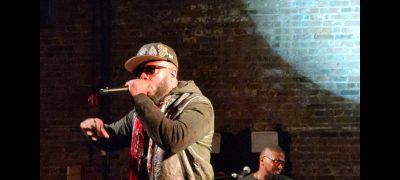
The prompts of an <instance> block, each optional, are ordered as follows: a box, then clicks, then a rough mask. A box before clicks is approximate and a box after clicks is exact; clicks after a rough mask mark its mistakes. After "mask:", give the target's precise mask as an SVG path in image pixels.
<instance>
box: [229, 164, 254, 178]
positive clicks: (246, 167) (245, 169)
mask: <svg viewBox="0 0 400 180" xmlns="http://www.w3.org/2000/svg"><path fill="white" fill-rule="evenodd" d="M250 171H251V170H250V167H249V166H244V167H243V171H242V172H241V173H240V174H236V173H232V177H233V178H243V177H244V176H246V175H247V174H249V173H250Z"/></svg>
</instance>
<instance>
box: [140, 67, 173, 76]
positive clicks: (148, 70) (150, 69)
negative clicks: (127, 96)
mask: <svg viewBox="0 0 400 180" xmlns="http://www.w3.org/2000/svg"><path fill="white" fill-rule="evenodd" d="M166 68H167V67H164V66H157V65H148V66H143V67H139V68H137V69H136V70H135V71H134V72H133V75H134V76H135V77H140V75H141V74H142V73H145V74H146V75H148V76H149V75H152V74H154V73H155V72H156V69H166Z"/></svg>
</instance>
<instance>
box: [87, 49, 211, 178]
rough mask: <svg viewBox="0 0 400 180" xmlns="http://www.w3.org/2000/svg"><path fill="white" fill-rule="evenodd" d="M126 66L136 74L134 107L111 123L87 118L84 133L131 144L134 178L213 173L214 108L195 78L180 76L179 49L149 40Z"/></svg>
mask: <svg viewBox="0 0 400 180" xmlns="http://www.w3.org/2000/svg"><path fill="white" fill-rule="evenodd" d="M125 69H126V70H127V71H128V72H130V73H132V74H133V76H134V77H133V79H131V80H129V81H127V82H126V83H125V86H126V87H127V88H128V90H129V93H130V95H131V96H132V99H133V103H134V106H133V107H132V108H133V110H131V111H130V112H129V113H128V114H127V115H125V116H124V117H122V118H121V119H120V120H118V121H116V122H114V123H112V124H103V121H102V120H101V119H99V118H87V119H85V120H84V121H82V122H81V124H80V128H81V129H82V131H83V132H84V134H85V135H86V136H88V138H89V139H91V140H92V141H93V142H94V143H95V144H96V145H98V146H99V147H100V148H103V149H109V150H115V149H120V148H122V147H130V149H131V153H130V156H131V158H130V180H138V179H154V180H157V179H174V180H176V179H178V180H179V179H181V180H184V179H207V180H208V179H210V180H211V179H214V173H213V168H212V166H211V163H210V156H211V141H212V137H213V134H214V110H213V107H212V104H211V102H210V101H209V100H208V99H207V98H206V97H205V96H204V95H203V94H202V93H201V91H200V89H199V88H198V87H197V86H196V85H195V83H194V82H193V81H178V79H177V76H178V69H179V64H178V59H177V56H176V54H175V51H174V50H173V49H172V48H171V47H169V46H167V45H165V44H163V43H150V44H145V45H143V46H142V47H141V48H140V50H139V52H138V53H137V55H136V56H134V57H132V58H130V59H128V60H127V61H126V62H125Z"/></svg>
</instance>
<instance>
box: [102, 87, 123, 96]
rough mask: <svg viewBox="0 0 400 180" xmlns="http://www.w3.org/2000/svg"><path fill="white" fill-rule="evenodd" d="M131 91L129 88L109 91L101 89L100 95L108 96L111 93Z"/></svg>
mask: <svg viewBox="0 0 400 180" xmlns="http://www.w3.org/2000/svg"><path fill="white" fill-rule="evenodd" d="M128 90H129V89H128V88H127V87H124V88H111V89H109V88H108V87H106V88H103V89H100V94H108V93H111V92H124V91H128Z"/></svg>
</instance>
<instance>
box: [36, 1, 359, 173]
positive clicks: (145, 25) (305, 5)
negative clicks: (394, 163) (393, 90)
mask: <svg viewBox="0 0 400 180" xmlns="http://www.w3.org/2000/svg"><path fill="white" fill-rule="evenodd" d="M50 2H53V3H52V4H51V9H52V14H51V18H50V22H49V23H48V24H46V25H43V26H41V28H40V101H41V105H40V118H41V119H40V127H41V130H40V132H41V133H40V138H41V141H40V149H41V151H40V157H41V158H40V176H41V179H65V178H66V167H67V166H69V165H74V164H80V165H82V166H83V167H84V168H85V169H84V170H86V171H85V172H88V171H91V172H92V171H93V172H94V174H95V175H96V176H97V177H98V178H99V179H101V178H102V176H103V172H104V170H105V169H104V167H105V164H106V162H105V159H104V157H103V156H101V155H100V152H99V150H98V149H97V148H96V147H93V146H91V145H90V143H88V142H87V141H86V139H85V138H84V137H83V135H82V134H81V132H80V130H79V122H80V121H81V120H83V119H84V118H86V117H88V116H95V115H98V114H100V112H99V109H98V107H93V106H89V105H88V104H87V102H86V98H87V96H88V95H89V94H90V93H92V92H95V91H97V90H98V89H99V88H100V87H99V84H100V82H99V80H100V77H99V76H100V70H99V68H100V61H99V58H98V54H99V48H98V46H99V44H98V43H99V42H100V41H99V38H100V37H99V35H98V34H97V32H98V31H97V30H98V28H99V26H98V19H97V18H98V17H97V15H96V13H98V12H97V11H95V10H96V8H95V6H94V3H93V2H92V1H77V0H63V1H57V2H55V1H50ZM111 5H112V6H111V10H112V13H111V14H112V15H111V20H112V24H111V72H110V74H111V77H112V78H111V84H110V86H112V87H118V86H121V85H122V84H123V83H124V82H125V81H126V80H127V79H128V78H129V74H128V73H127V72H125V70H124V69H123V62H124V61H125V60H126V59H128V58H129V57H131V56H132V55H134V54H136V51H137V50H138V49H139V48H140V46H141V45H142V44H143V43H146V42H153V41H154V42H156V41H161V42H165V43H166V44H169V45H171V46H172V47H175V50H176V52H177V54H178V57H179V60H180V66H181V70H180V75H179V78H180V79H186V80H187V79H193V80H195V81H196V83H197V85H198V86H199V87H200V88H201V89H202V90H203V92H204V94H206V95H207V96H208V97H209V98H210V99H211V101H212V102H213V105H214V108H215V115H216V121H215V128H216V131H218V132H222V133H224V134H230V135H227V137H228V136H230V137H232V138H235V137H238V136H239V135H242V134H243V133H244V132H248V130H250V131H262V130H274V129H275V128H276V127H277V125H279V126H281V127H282V130H283V131H284V132H286V133H287V134H288V135H289V136H290V146H288V147H289V149H288V150H287V151H288V152H287V153H288V155H289V156H290V172H288V173H289V174H291V175H292V176H293V177H294V178H295V179H359V174H360V173H359V162H360V160H359V153H360V149H359V148H360V143H359V131H360V130H359V123H360V119H359V116H360V115H359V109H360V105H359V99H360V95H359V90H360V80H359V72H360V71H359V11H360V2H359V1H352V0H345V1H294V0H293V1H290V0H287V1H282V0H280V1H278V0H266V1H237V0H236V1H201V0H195V1H172V2H171V1H169V2H166V1H165V2H164V1H160V0H151V1H123V0H117V1H116V0H114V1H112V2H111ZM130 106H131V103H130V102H129V99H128V98H126V97H125V96H122V95H113V96H112V97H110V107H111V108H110V116H111V119H112V120H116V119H118V118H120V117H121V116H122V115H123V114H125V113H126V112H127V111H128V110H129V109H130ZM226 140H227V141H229V140H228V139H226ZM282 143H288V142H282ZM223 144H224V143H223ZM225 146H226V147H221V152H222V154H221V155H218V156H223V154H227V155H231V154H233V153H232V152H243V153H244V154H237V153H236V154H235V155H236V157H240V158H239V159H245V158H244V157H245V156H246V155H248V154H245V153H246V152H247V148H249V147H238V146H237V145H236V144H235V143H227V144H225ZM127 155H128V151H127V150H124V151H121V152H113V153H111V154H110V169H109V173H110V177H112V178H111V179H127V175H128V172H127V167H128V165H127V157H128V156H127ZM250 156H251V160H254V157H255V156H254V154H250ZM214 157H215V158H218V161H215V162H216V164H215V168H216V169H218V170H222V171H225V172H226V173H230V172H232V171H238V170H240V168H241V167H243V166H244V165H245V163H248V161H246V160H239V161H237V162H233V164H235V165H231V164H232V163H230V162H229V161H228V160H225V161H224V160H223V159H224V158H222V157H217V156H214ZM224 163H225V164H224ZM228 164H230V165H228ZM224 167H225V168H224ZM256 168H257V166H256V165H254V164H252V169H253V170H255V169H256ZM344 172H345V173H344Z"/></svg>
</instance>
